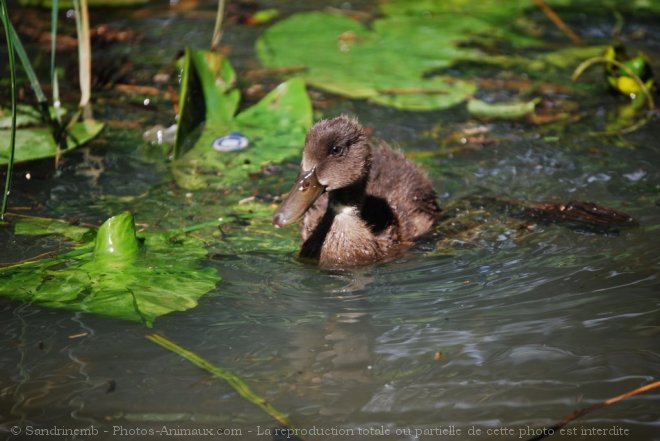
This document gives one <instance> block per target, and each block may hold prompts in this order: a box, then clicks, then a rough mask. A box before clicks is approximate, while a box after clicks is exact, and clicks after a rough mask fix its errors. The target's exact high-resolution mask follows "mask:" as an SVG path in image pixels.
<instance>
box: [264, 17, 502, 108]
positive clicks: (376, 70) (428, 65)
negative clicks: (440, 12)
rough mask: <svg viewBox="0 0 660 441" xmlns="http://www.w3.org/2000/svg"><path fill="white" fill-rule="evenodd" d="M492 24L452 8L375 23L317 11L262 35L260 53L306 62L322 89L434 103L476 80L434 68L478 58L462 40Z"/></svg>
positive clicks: (275, 64)
mask: <svg viewBox="0 0 660 441" xmlns="http://www.w3.org/2000/svg"><path fill="white" fill-rule="evenodd" d="M491 29H492V27H491V26H490V25H489V24H488V23H487V22H485V21H482V20H480V19H478V18H470V17H467V18H465V19H464V20H460V21H457V20H455V19H454V18H452V17H450V16H444V17H434V18H433V19H429V18H425V17H391V18H386V19H381V20H376V21H375V22H374V23H373V30H372V31H370V30H368V29H367V28H366V27H364V26H363V25H362V24H360V23H358V22H356V21H354V20H352V19H350V18H347V17H342V16H338V15H332V14H324V13H318V12H312V13H303V14H297V15H294V16H292V17H290V18H288V19H286V20H284V21H281V22H279V23H277V24H275V25H274V26H272V27H271V28H269V29H268V30H267V31H266V32H265V33H264V34H263V35H262V36H261V37H260V38H259V40H258V41H257V54H258V55H259V57H260V59H261V60H262V62H263V63H264V64H265V65H266V66H267V67H270V68H281V67H287V66H301V65H302V66H305V67H306V70H305V71H304V72H302V73H301V74H300V76H301V77H302V78H303V79H305V81H307V82H308V83H309V84H311V85H313V86H315V87H318V88H320V89H324V90H327V91H330V92H333V93H338V94H341V95H344V96H348V97H351V98H365V99H368V100H370V101H373V102H376V103H379V104H383V105H388V106H392V107H396V108H399V109H408V110H432V109H440V108H446V107H450V106H453V105H455V104H457V103H459V102H461V101H462V100H464V99H466V98H467V97H468V96H470V95H471V94H472V93H473V92H474V90H475V86H474V84H472V83H471V82H468V81H462V80H458V79H454V78H451V77H448V76H435V77H431V78H427V75H428V74H429V73H430V72H433V71H434V70H438V69H443V68H446V67H449V66H451V65H452V64H454V63H455V62H457V61H459V60H466V59H475V58H478V57H479V55H480V52H479V51H478V50H476V49H474V48H467V47H463V46H461V42H464V41H465V40H466V38H465V34H466V33H468V34H470V33H477V32H486V31H488V30H491ZM292 42H295V43H292ZM292 44H295V46H294V47H292Z"/></svg>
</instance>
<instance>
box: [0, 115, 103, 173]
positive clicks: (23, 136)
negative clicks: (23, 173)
mask: <svg viewBox="0 0 660 441" xmlns="http://www.w3.org/2000/svg"><path fill="white" fill-rule="evenodd" d="M35 118H36V117H35V115H33V114H29V113H28V114H23V118H22V120H23V122H24V123H25V124H31V123H32V122H34V121H35ZM0 121H1V120H0ZM103 126H104V125H103V123H100V122H98V121H95V120H85V121H82V122H78V123H76V124H74V125H73V128H72V129H71V131H70V132H69V136H68V137H67V141H66V148H65V149H62V151H61V152H62V153H66V152H67V151H69V150H73V149H74V148H76V147H78V146H80V145H82V144H85V143H86V142H87V141H89V140H91V139H92V138H94V137H95V136H96V135H98V134H99V133H100V132H101V130H102V129H103ZM56 153H57V144H56V143H55V138H53V135H52V133H51V130H50V128H48V127H32V126H30V127H24V128H20V129H18V130H17V131H16V153H15V155H16V156H15V158H14V161H15V162H17V163H18V162H25V161H32V160H34V159H41V158H49V157H53V156H55V154H56ZM8 161H9V130H7V128H5V127H4V126H3V125H0V165H1V164H6V163H7V162H8Z"/></svg>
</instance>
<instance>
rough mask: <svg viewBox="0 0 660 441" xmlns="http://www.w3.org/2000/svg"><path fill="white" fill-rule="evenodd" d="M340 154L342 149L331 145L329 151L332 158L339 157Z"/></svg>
mask: <svg viewBox="0 0 660 441" xmlns="http://www.w3.org/2000/svg"><path fill="white" fill-rule="evenodd" d="M342 153H344V148H343V147H342V146H339V145H333V146H332V148H331V149H330V154H331V155H333V156H340V155H341V154H342Z"/></svg>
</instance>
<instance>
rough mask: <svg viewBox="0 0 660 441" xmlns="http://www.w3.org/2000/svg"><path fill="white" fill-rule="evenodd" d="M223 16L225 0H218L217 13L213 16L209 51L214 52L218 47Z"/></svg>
mask: <svg viewBox="0 0 660 441" xmlns="http://www.w3.org/2000/svg"><path fill="white" fill-rule="evenodd" d="M224 15H225V0H218V12H217V13H216V15H215V26H214V27H213V38H212V39H211V50H212V51H214V50H216V49H217V48H218V46H219V45H220V39H221V38H222V19H223V17H224Z"/></svg>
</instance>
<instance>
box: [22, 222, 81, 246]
mask: <svg viewBox="0 0 660 441" xmlns="http://www.w3.org/2000/svg"><path fill="white" fill-rule="evenodd" d="M14 233H15V234H22V235H30V236H41V235H48V234H60V235H62V236H64V237H68V238H69V239H72V240H75V241H76V242H85V241H86V240H85V237H86V236H88V235H89V233H90V230H89V228H85V227H79V226H76V225H71V224H69V223H67V222H64V221H62V220H59V219H51V218H47V217H33V216H30V217H25V218H21V219H20V221H19V222H18V223H17V224H16V226H15V227H14Z"/></svg>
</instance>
